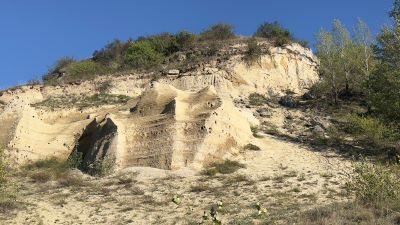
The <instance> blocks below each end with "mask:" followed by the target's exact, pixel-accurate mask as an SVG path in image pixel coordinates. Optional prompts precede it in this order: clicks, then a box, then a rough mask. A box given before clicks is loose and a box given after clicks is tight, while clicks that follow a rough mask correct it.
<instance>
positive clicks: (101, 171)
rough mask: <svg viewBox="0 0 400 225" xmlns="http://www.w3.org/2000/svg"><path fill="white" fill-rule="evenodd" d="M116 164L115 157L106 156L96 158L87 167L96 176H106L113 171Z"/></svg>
mask: <svg viewBox="0 0 400 225" xmlns="http://www.w3.org/2000/svg"><path fill="white" fill-rule="evenodd" d="M114 165H115V159H114V157H110V156H106V157H104V159H102V160H96V161H95V162H94V163H92V164H90V165H89V166H88V168H87V170H88V173H89V174H91V175H94V176H106V175H108V174H110V173H112V172H113V170H114Z"/></svg>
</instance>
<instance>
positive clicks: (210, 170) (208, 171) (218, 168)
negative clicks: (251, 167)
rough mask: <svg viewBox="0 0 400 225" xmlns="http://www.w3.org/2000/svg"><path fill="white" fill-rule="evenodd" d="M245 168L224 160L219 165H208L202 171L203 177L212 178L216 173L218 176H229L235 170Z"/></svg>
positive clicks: (234, 162)
mask: <svg viewBox="0 0 400 225" xmlns="http://www.w3.org/2000/svg"><path fill="white" fill-rule="evenodd" d="M241 168H245V165H243V164H241V163H239V162H237V161H231V160H225V161H223V162H221V163H212V164H210V165H208V166H207V167H206V168H205V169H204V170H203V171H202V174H203V175H208V176H214V175H216V174H217V173H220V174H231V173H234V172H236V171H237V170H239V169H241Z"/></svg>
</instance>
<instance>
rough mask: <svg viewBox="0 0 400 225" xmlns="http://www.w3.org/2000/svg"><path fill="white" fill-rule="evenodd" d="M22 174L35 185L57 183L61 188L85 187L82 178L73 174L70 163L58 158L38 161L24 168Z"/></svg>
mask: <svg viewBox="0 0 400 225" xmlns="http://www.w3.org/2000/svg"><path fill="white" fill-rule="evenodd" d="M21 173H22V174H23V175H26V176H28V177H29V178H31V180H32V181H33V182H35V183H47V182H48V181H57V182H58V183H59V184H60V185H61V186H85V185H86V182H85V181H84V180H83V179H82V177H81V176H79V175H77V174H75V173H73V172H72V167H71V166H70V162H69V161H68V160H67V161H63V160H60V159H57V158H49V159H44V160H38V161H36V162H33V163H30V164H27V165H25V166H23V167H22V169H21Z"/></svg>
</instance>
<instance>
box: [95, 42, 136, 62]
mask: <svg viewBox="0 0 400 225" xmlns="http://www.w3.org/2000/svg"><path fill="white" fill-rule="evenodd" d="M128 47H129V43H128V42H123V41H120V40H114V41H112V42H110V43H109V44H107V45H106V46H105V47H104V48H103V49H100V50H98V51H95V52H94V53H93V60H94V61H95V62H98V63H100V64H102V65H105V66H108V67H111V68H118V67H121V66H122V64H123V56H124V53H125V52H126V50H127V48H128Z"/></svg>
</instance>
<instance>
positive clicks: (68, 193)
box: [6, 136, 349, 224]
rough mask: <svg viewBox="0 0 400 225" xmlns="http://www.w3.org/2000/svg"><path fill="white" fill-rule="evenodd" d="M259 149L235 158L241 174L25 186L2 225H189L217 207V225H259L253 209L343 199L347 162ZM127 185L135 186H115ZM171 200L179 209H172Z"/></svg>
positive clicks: (278, 147) (277, 144) (292, 208)
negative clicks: (20, 203) (177, 200)
mask: <svg viewBox="0 0 400 225" xmlns="http://www.w3.org/2000/svg"><path fill="white" fill-rule="evenodd" d="M258 144H259V145H260V146H261V148H262V150H261V151H247V152H245V153H242V154H241V155H240V156H238V159H240V160H241V162H243V163H244V164H246V168H245V169H241V170H239V171H238V172H236V173H235V174H231V175H219V176H216V177H208V176H202V175H199V174H198V172H194V171H191V170H187V169H183V170H177V171H165V170H159V169H154V168H129V169H125V170H123V171H121V172H120V173H118V174H116V175H112V176H110V177H106V178H89V177H86V178H84V179H87V180H88V182H89V183H90V185H88V186H84V187H74V186H72V187H59V186H57V185H56V184H50V183H47V184H32V183H29V182H28V183H27V184H25V188H24V191H23V196H22V198H24V199H25V200H26V201H27V202H29V203H30V204H31V205H28V206H27V209H26V210H23V211H21V212H19V213H18V214H17V215H16V216H15V217H14V218H10V219H9V220H7V221H6V223H7V224H35V223H36V224H37V223H41V224H195V223H197V222H201V221H202V215H203V213H204V211H207V212H208V211H209V210H210V207H211V205H212V204H216V203H217V202H218V201H222V202H223V209H222V210H221V217H222V219H223V222H225V223H227V224H228V223H233V221H244V220H245V218H247V220H250V221H253V222H256V223H257V222H261V221H263V219H262V218H259V217H257V216H255V213H256V210H255V209H254V206H253V204H255V203H256V202H260V203H261V204H262V205H263V206H264V207H266V208H267V210H268V212H269V214H270V216H273V215H274V216H276V215H279V213H280V212H285V214H287V215H290V213H294V212H297V211H298V210H305V209H308V208H310V207H315V206H317V205H323V204H329V203H331V202H335V201H343V200H345V199H346V198H345V197H343V195H342V191H343V190H342V187H343V184H344V182H345V181H346V179H345V178H346V173H347V171H348V170H347V169H346V168H349V162H347V161H346V160H343V159H341V158H339V157H338V156H337V155H335V154H334V153H332V152H329V151H327V152H325V153H324V152H315V151H312V150H310V149H308V148H305V147H302V146H300V145H298V144H293V143H289V142H286V141H283V140H278V139H276V138H273V137H269V136H267V137H264V138H262V139H258ZM78 175H79V174H78ZM78 175H77V176H78ZM127 178H132V179H133V181H132V182H129V183H124V182H121V181H123V180H126V179H127ZM175 195H179V196H181V198H182V203H181V204H180V205H176V204H174V203H173V202H172V198H173V196H175ZM278 221H279V220H278ZM239 224H240V223H239Z"/></svg>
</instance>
